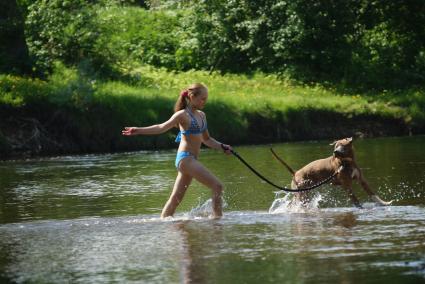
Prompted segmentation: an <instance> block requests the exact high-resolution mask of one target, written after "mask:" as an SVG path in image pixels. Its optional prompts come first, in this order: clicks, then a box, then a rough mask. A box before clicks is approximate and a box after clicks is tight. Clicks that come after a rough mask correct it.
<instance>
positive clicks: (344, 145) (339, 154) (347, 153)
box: [330, 137, 354, 159]
mask: <svg viewBox="0 0 425 284" xmlns="http://www.w3.org/2000/svg"><path fill="white" fill-rule="evenodd" d="M330 145H333V146H334V152H333V155H334V157H336V158H340V159H344V158H353V157H354V152H353V138H352V137H350V138H344V139H341V140H337V141H334V142H333V143H331V144H330Z"/></svg>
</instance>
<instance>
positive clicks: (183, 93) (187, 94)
mask: <svg viewBox="0 0 425 284" xmlns="http://www.w3.org/2000/svg"><path fill="white" fill-rule="evenodd" d="M180 96H182V97H183V98H187V97H188V96H189V92H188V91H187V90H184V91H182V92H181V93H180Z"/></svg>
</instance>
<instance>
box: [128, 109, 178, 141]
mask: <svg viewBox="0 0 425 284" xmlns="http://www.w3.org/2000/svg"><path fill="white" fill-rule="evenodd" d="M181 119H182V112H181V111H178V112H176V113H175V114H173V115H172V116H171V117H170V119H169V120H167V121H166V122H163V123H161V124H155V125H151V126H146V127H124V130H122V131H121V133H122V135H126V136H132V135H155V134H161V133H164V132H167V131H168V130H170V128H172V127H175V126H178V124H179V122H180V120H181Z"/></svg>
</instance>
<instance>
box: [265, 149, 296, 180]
mask: <svg viewBox="0 0 425 284" xmlns="http://www.w3.org/2000/svg"><path fill="white" fill-rule="evenodd" d="M270 151H271V152H272V154H273V156H274V157H275V158H276V159H277V160H278V161H279V162H280V163H281V164H282V165H284V166H285V168H286V169H287V170H288V171H289V172H290V173H291V174H292V175H295V171H294V170H293V169H292V168H291V167H290V166H289V165H288V164H287V163H285V161H284V160H282V159H281V158H280V157H279V156H278V155H277V154H276V153H275V152H274V151H273V148H270Z"/></svg>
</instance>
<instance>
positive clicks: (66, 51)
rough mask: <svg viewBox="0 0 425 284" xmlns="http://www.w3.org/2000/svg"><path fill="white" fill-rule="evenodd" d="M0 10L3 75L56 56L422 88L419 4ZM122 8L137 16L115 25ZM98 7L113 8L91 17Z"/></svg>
mask: <svg viewBox="0 0 425 284" xmlns="http://www.w3.org/2000/svg"><path fill="white" fill-rule="evenodd" d="M1 6H2V7H1V8H2V9H1V13H2V17H1V30H0V41H1V42H2V45H1V49H0V57H1V58H2V59H1V60H2V61H1V62H0V72H2V73H10V72H15V73H19V72H23V73H25V72H26V73H28V72H32V74H34V75H37V76H43V74H45V73H46V72H49V70H51V66H52V64H53V62H54V61H55V60H60V61H63V62H65V63H66V64H71V65H79V64H85V66H89V67H88V68H86V69H87V70H92V72H95V73H96V74H97V75H99V76H105V77H117V76H118V77H119V76H123V70H125V69H126V67H128V65H129V63H128V62H135V61H137V62H141V63H145V64H150V65H154V66H159V67H166V68H168V69H170V70H188V69H198V70H199V69H201V70H218V71H222V72H232V73H249V72H254V71H263V72H273V73H279V74H282V75H283V76H286V77H291V78H294V79H297V80H300V81H304V82H312V81H315V82H329V83H335V84H338V85H343V86H347V87H356V88H363V89H364V90H369V89H390V88H406V87H407V88H410V87H412V86H415V85H423V84H424V83H425V29H424V27H425V2H424V1H422V0H394V1H376V0H375V1H374V0H345V1H339V0H329V1H309V0H291V1H279V0H257V1H252V0H235V1H226V0H203V1H200V0H199V1H196V0H193V1H135V0H121V1H120V0H67V1H62V0H49V1H47V0H18V1H16V2H15V1H2V4H1ZM125 6H126V7H129V6H131V7H135V9H136V8H137V10H142V9H141V8H143V9H145V12H142V11H138V12H135V11H134V15H128V14H127V15H126V19H127V20H123V19H122V17H120V12H119V11H120V10H119V9H120V8H123V7H125ZM105 7H111V9H116V12H115V13H112V14H105V13H104V14H102V13H101V12H99V11H100V10H102V9H100V8H105ZM170 12H172V13H170ZM143 13H144V14H143ZM130 14H131V13H130ZM106 15H108V17H109V18H107V17H106ZM121 16H122V15H121ZM132 17H133V19H136V20H137V21H132V20H131V19H132ZM119 29H122V30H121V31H120V30H119ZM24 31H25V33H24ZM107 34H109V35H110V34H115V35H117V34H119V35H121V39H120V41H114V40H113V39H112V38H111V37H108V36H107ZM28 50H29V53H28ZM6 59H7V60H6ZM29 64H31V66H32V69H30V68H29V67H28V65H29ZM94 70H95V71H94Z"/></svg>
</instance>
